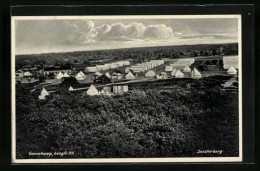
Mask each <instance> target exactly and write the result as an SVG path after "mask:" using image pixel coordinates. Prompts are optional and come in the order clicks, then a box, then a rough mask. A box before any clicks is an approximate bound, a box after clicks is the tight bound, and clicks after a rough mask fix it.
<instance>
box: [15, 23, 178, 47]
mask: <svg viewBox="0 0 260 171" xmlns="http://www.w3.org/2000/svg"><path fill="white" fill-rule="evenodd" d="M173 35H174V32H173V29H172V28H171V27H168V26H167V25H165V24H158V25H144V24H143V23H141V22H139V23H137V22H133V23H129V24H123V23H112V24H103V25H101V26H95V23H94V22H93V21H91V20H34V21H19V22H18V23H17V29H16V40H17V43H18V44H19V43H21V44H23V43H24V42H26V43H27V44H28V45H31V46H33V45H38V46H48V45H49V46H53V45H72V46H77V45H85V44H89V43H93V42H96V41H102V42H108V41H131V40H137V39H143V40H146V41H148V40H160V39H171V38H173Z"/></svg>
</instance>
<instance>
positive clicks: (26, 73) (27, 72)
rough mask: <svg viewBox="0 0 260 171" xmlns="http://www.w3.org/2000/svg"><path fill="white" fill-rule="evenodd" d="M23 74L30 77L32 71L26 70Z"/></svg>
mask: <svg viewBox="0 0 260 171" xmlns="http://www.w3.org/2000/svg"><path fill="white" fill-rule="evenodd" d="M23 75H24V76H25V77H29V76H32V73H30V72H29V71H26V72H24V73H23Z"/></svg>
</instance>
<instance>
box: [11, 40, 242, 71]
mask: <svg viewBox="0 0 260 171" xmlns="http://www.w3.org/2000/svg"><path fill="white" fill-rule="evenodd" d="M220 47H222V48H223V49H224V50H225V55H237V54H238V43H228V44H199V45H178V46H157V47H138V48H124V49H109V50H94V51H75V52H63V53H42V54H30V55H16V63H17V64H18V65H21V66H22V65H28V64H50V65H52V64H55V63H72V64H73V63H81V64H86V65H95V64H96V63H104V62H110V61H115V60H123V59H133V60H137V61H140V62H141V61H143V60H151V59H161V58H179V57H182V55H183V53H184V52H185V53H187V54H188V55H189V53H191V52H194V51H196V52H200V51H212V50H213V51H216V50H217V49H219V48H220ZM180 54H181V55H180Z"/></svg>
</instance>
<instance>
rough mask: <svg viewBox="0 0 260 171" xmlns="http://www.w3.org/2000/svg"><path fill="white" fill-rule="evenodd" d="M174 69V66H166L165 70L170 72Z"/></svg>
mask: <svg viewBox="0 0 260 171" xmlns="http://www.w3.org/2000/svg"><path fill="white" fill-rule="evenodd" d="M172 70H173V67H172V66H165V71H166V72H170V71H172Z"/></svg>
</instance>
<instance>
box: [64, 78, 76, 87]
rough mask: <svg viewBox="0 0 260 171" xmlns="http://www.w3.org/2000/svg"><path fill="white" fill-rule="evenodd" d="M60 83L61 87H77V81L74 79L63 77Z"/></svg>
mask: <svg viewBox="0 0 260 171" xmlns="http://www.w3.org/2000/svg"><path fill="white" fill-rule="evenodd" d="M62 79H63V80H62V82H61V83H60V85H61V86H70V85H77V84H79V82H78V80H77V79H76V78H74V77H63V78H62Z"/></svg>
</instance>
